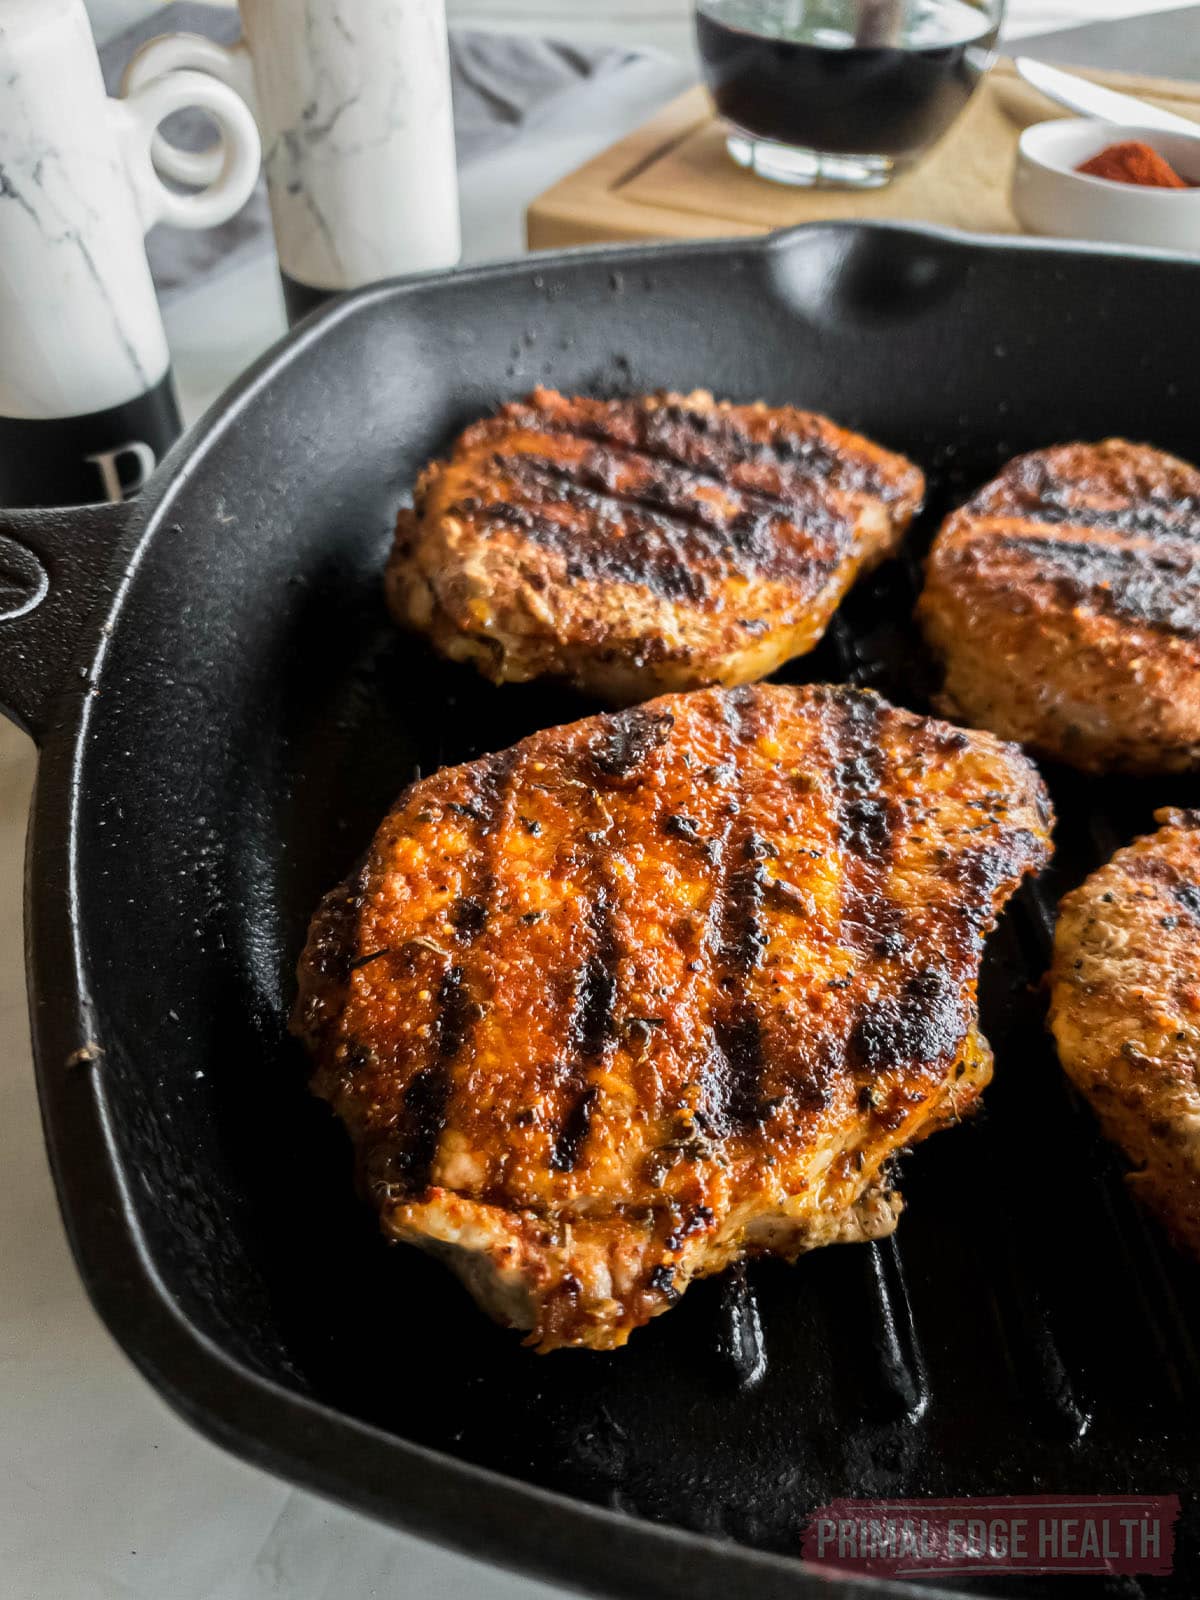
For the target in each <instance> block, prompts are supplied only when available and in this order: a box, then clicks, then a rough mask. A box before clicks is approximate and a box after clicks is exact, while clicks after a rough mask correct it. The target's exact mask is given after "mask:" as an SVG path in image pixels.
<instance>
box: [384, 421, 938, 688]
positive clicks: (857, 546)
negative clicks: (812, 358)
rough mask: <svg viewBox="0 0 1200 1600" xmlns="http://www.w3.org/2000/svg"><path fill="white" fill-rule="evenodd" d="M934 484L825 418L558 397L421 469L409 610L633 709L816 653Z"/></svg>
mask: <svg viewBox="0 0 1200 1600" xmlns="http://www.w3.org/2000/svg"><path fill="white" fill-rule="evenodd" d="M924 487H925V484H924V478H923V477H922V474H921V473H920V471H919V470H918V469H917V468H916V467H915V466H913V465H912V463H911V462H909V461H906V460H905V459H904V458H903V457H901V456H897V455H893V454H891V453H890V452H888V451H886V450H882V449H881V448H880V447H879V446H878V445H875V444H872V443H871V442H870V441H869V440H867V439H864V438H862V437H861V436H860V435H858V434H853V433H848V432H846V431H845V430H844V429H842V428H839V427H837V426H835V425H834V424H833V423H832V422H830V421H828V419H826V418H824V417H820V416H817V415H815V414H814V413H812V412H805V411H797V410H795V409H794V408H792V407H779V408H775V409H771V408H768V407H766V406H764V405H754V406H733V405H727V404H721V405H718V404H716V403H715V402H714V401H713V399H712V397H711V396H710V395H707V394H700V393H698V394H693V395H689V396H686V397H685V396H680V395H662V396H652V397H643V398H641V399H637V400H586V399H567V398H565V397H564V396H562V395H559V394H556V393H554V392H553V391H551V390H546V389H538V390H536V391H535V392H534V393H533V395H531V396H530V398H529V399H528V400H525V401H520V402H514V403H512V404H509V405H505V406H503V407H502V408H501V410H500V411H499V413H498V414H497V415H496V416H494V417H489V418H487V419H485V420H484V421H482V422H478V423H476V424H475V425H474V426H473V427H470V428H468V429H467V430H466V432H465V433H464V434H462V435H461V436H460V437H459V438H458V439H457V440H456V442H455V444H454V446H453V449H452V451H451V454H450V456H449V459H448V460H446V461H443V462H435V463H433V464H432V465H431V466H430V467H428V468H427V469H426V470H425V472H424V473H423V474H422V475H421V478H420V480H419V482H418V485H417V490H416V496H415V506H414V509H413V510H412V511H402V512H401V513H400V516H399V519H398V522H397V528H396V540H395V545H394V548H393V551H392V557H391V560H390V562H389V565H388V571H387V595H388V603H389V605H390V607H391V609H392V612H393V613H394V615H395V616H396V617H397V618H398V620H400V621H401V622H403V623H405V624H406V625H407V626H409V627H412V628H415V629H418V630H420V631H421V632H424V633H427V634H428V635H429V636H430V638H431V639H432V640H433V642H434V643H435V644H436V645H437V647H438V648H439V649H440V650H441V651H443V653H445V654H446V655H448V656H450V657H451V658H452V659H455V660H466V661H471V662H474V664H475V665H476V666H478V668H479V669H480V670H481V671H482V672H483V673H484V674H485V675H486V676H487V677H489V678H491V679H492V680H493V681H495V682H497V683H502V682H519V681H524V680H527V679H529V678H534V677H538V676H541V675H543V674H550V675H554V676H558V677H563V678H566V679H568V680H569V681H571V682H572V683H574V684H575V685H576V686H577V687H579V688H582V689H584V690H586V691H589V692H592V693H596V694H599V695H601V696H603V697H605V698H607V699H609V700H612V701H613V702H616V703H624V702H627V701H634V700H639V699H645V698H647V697H648V696H650V695H653V694H656V693H661V692H663V691H665V690H676V689H689V688H693V687H697V686H700V685H703V684H710V683H722V684H727V685H728V684H736V683H743V682H748V681H750V680H752V679H756V678H759V677H762V676H764V675H765V674H767V673H769V672H771V671H773V670H774V669H775V667H777V666H779V665H780V664H781V663H782V662H784V661H787V660H788V659H790V658H791V657H792V656H796V655H801V654H803V653H804V652H806V651H808V650H811V649H812V648H813V646H814V645H815V644H816V643H817V641H818V640H819V639H820V638H821V636H822V634H823V633H824V631H825V628H826V625H827V623H828V621H829V618H830V617H831V616H832V614H833V612H834V610H835V609H836V607H837V605H838V603H839V602H840V600H841V599H842V596H843V595H844V594H845V592H846V590H847V589H848V588H849V587H850V585H851V584H852V583H853V582H854V580H855V578H856V577H857V575H858V574H859V572H861V571H862V570H864V569H865V568H867V567H870V566H872V565H874V564H875V563H877V562H878V561H880V560H882V559H883V558H884V557H885V556H886V555H888V554H890V553H891V552H892V551H893V550H894V549H895V548H896V546H897V545H898V544H899V542H900V540H901V539H902V537H903V535H904V532H905V530H906V529H907V527H908V525H909V523H910V522H911V520H912V518H913V515H914V513H915V512H916V510H917V509H918V508H919V506H920V504H921V499H922V496H923V494H924Z"/></svg>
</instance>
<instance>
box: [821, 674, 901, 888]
mask: <svg viewBox="0 0 1200 1600" xmlns="http://www.w3.org/2000/svg"><path fill="white" fill-rule="evenodd" d="M881 707H882V702H881V701H880V700H878V699H877V698H876V697H875V696H874V695H865V694H844V695H842V696H840V697H839V699H838V702H837V745H838V750H837V758H836V762H835V766H834V774H833V781H834V790H835V794H836V796H837V804H838V834H839V838H840V841H841V844H842V847H843V848H844V849H845V850H846V851H848V852H849V854H850V855H851V856H852V857H854V858H856V859H857V860H858V861H860V862H862V863H864V864H865V865H868V866H870V867H873V868H880V867H883V866H885V865H886V864H887V861H888V859H889V856H890V854H891V845H892V833H893V829H894V827H895V824H896V820H897V818H896V814H895V806H894V804H893V802H892V801H891V800H890V799H889V798H888V795H887V793H886V789H885V785H884V755H883V750H882V748H881V746H880V744H879V729H880V721H881Z"/></svg>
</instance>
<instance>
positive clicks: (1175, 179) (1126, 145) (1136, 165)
mask: <svg viewBox="0 0 1200 1600" xmlns="http://www.w3.org/2000/svg"><path fill="white" fill-rule="evenodd" d="M1075 171H1076V172H1083V173H1086V174H1087V175H1088V177H1090V178H1107V179H1108V180H1109V181H1110V182H1111V183H1141V184H1145V185H1146V186H1147V187H1149V188H1152V189H1190V188H1191V184H1190V183H1187V182H1185V180H1184V179H1183V178H1181V177H1180V176H1179V174H1178V173H1177V172H1176V171H1175V168H1174V167H1173V166H1172V165H1171V163H1170V162H1169V161H1167V160H1166V158H1165V157H1163V156H1160V155H1159V153H1158V151H1157V150H1153V149H1151V147H1150V146H1149V145H1148V144H1143V143H1142V141H1141V140H1140V139H1126V140H1123V141H1122V142H1121V143H1120V144H1110V145H1109V146H1108V148H1107V149H1105V150H1101V151H1100V153H1099V154H1098V155H1094V156H1092V158H1091V160H1090V161H1084V162H1081V164H1080V165H1079V166H1077V167H1076V168H1075Z"/></svg>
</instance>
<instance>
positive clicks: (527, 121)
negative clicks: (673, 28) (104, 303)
mask: <svg viewBox="0 0 1200 1600" xmlns="http://www.w3.org/2000/svg"><path fill="white" fill-rule="evenodd" d="M240 32H241V25H240V23H239V21H238V16H237V13H236V12H235V11H233V10H231V9H230V8H229V7H227V6H212V5H202V4H196V3H192V0H178V3H176V4H172V5H166V6H162V7H160V8H159V9H158V10H157V11H155V12H154V13H153V15H152V16H150V17H147V18H146V19H145V20H144V21H142V22H140V23H138V24H136V26H134V27H132V28H129V29H127V30H126V32H124V33H122V34H118V36H117V37H116V38H115V39H110V40H109V42H108V43H107V44H106V45H104V47H103V48H102V49H101V51H100V61H101V65H102V67H103V69H104V81H105V83H106V85H107V86H108V91H109V93H110V94H116V93H117V91H118V88H119V86H120V82H121V74H122V73H123V72H124V70H125V67H126V64H127V63H128V61H129V58H130V56H132V54H133V52H134V51H135V50H136V49H137V48H138V46H139V45H141V44H144V43H145V41H146V40H147V39H152V38H154V37H155V36H156V35H157V34H160V33H200V34H204V35H205V36H206V37H207V38H209V39H215V40H217V41H218V42H219V43H221V44H232V43H233V42H234V41H235V40H236V39H237V38H238V37H239V35H240ZM644 54H646V52H638V51H632V50H624V49H619V48H613V47H612V46H608V45H597V46H577V45H568V44H559V43H556V42H555V41H554V40H551V39H531V38H527V37H525V36H522V35H517V34H503V33H480V32H474V31H467V30H453V31H452V32H451V35H450V68H451V77H452V82H453V88H454V127H455V133H456V136H457V140H458V164H459V166H460V167H465V166H468V165H469V164H470V163H471V162H472V161H477V160H478V159H479V158H480V157H481V156H484V155H490V154H491V153H492V152H493V151H495V150H499V149H500V148H502V147H503V146H504V145H506V144H509V143H511V142H512V141H513V140H514V139H516V138H518V137H520V136H521V135H523V134H526V133H532V132H534V131H535V130H536V128H537V125H538V123H539V121H541V120H542V118H544V117H545V116H546V115H547V114H548V113H549V112H550V110H551V109H552V108H553V107H554V106H556V105H557V103H558V101H559V100H560V98H561V97H562V96H564V95H568V94H570V93H571V91H572V90H573V89H574V88H576V87H577V86H578V85H579V84H580V83H582V82H584V81H585V80H592V79H596V78H600V77H604V76H608V75H613V74H619V73H621V72H623V71H625V70H626V69H627V68H628V67H629V66H631V65H632V64H633V63H634V62H635V61H637V60H638V59H639V57H640V56H642V55H644ZM163 131H164V132H165V133H166V135H167V137H168V138H169V139H170V140H171V141H172V143H174V144H178V145H182V146H183V147H184V148H185V149H188V150H200V149H203V148H204V146H205V145H206V144H208V143H209V141H210V140H211V139H212V137H213V134H212V129H211V124H210V123H209V122H208V120H207V119H206V117H205V116H204V114H203V113H202V112H190V111H181V112H179V113H177V114H176V115H175V116H173V117H170V118H168V120H167V122H166V124H165V125H164V130H163ZM146 248H147V254H148V255H149V257H150V267H151V270H152V271H153V273H154V282H155V285H156V287H157V289H158V293H159V295H160V297H161V298H162V299H164V300H165V299H167V298H169V297H170V296H171V295H173V294H178V293H179V292H180V291H181V290H183V289H186V288H187V287H188V286H189V285H191V284H192V283H194V282H195V281H196V279H197V278H199V277H201V276H207V277H211V276H212V275H213V274H215V273H218V272H222V271H226V270H228V269H229V268H231V267H233V266H235V265H238V264H240V263H241V262H242V261H244V260H246V258H247V257H248V256H250V255H253V254H256V253H257V252H259V251H263V250H267V249H270V248H271V215H270V210H269V208H268V205H267V195H266V187H265V185H264V183H263V180H262V178H261V177H260V178H259V181H258V187H257V188H256V190H255V192H254V194H253V195H252V196H251V198H250V199H249V201H248V202H247V203H246V205H245V206H244V207H243V208H242V210H241V211H240V212H239V213H238V214H237V216H235V217H233V218H232V219H231V220H230V221H229V222H227V223H225V224H224V226H223V227H220V228H209V229H207V230H205V231H203V232H199V233H186V232H184V231H182V230H181V229H178V228H165V227H159V228H154V229H152V230H151V233H150V235H149V238H148V239H147V244H146Z"/></svg>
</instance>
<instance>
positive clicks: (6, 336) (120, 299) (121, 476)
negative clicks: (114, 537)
mask: <svg viewBox="0 0 1200 1600" xmlns="http://www.w3.org/2000/svg"><path fill="white" fill-rule="evenodd" d="M194 106H199V107H201V108H202V109H203V110H205V111H206V112H208V113H209V115H211V116H212V117H213V119H214V120H215V122H216V123H217V125H218V127H219V128H220V130H221V136H222V149H221V160H220V163H219V165H218V166H217V168H216V169H215V171H214V172H213V174H212V176H211V179H210V181H208V182H206V183H205V185H204V187H203V188H202V189H201V191H200V192H199V193H196V194H181V193H178V192H176V191H174V190H172V189H170V188H168V187H167V186H166V185H165V184H164V183H163V182H162V180H161V179H160V178H159V177H158V175H157V174H156V172H155V170H154V165H153V161H152V158H151V143H152V140H153V138H154V135H155V130H156V129H157V127H158V125H159V123H160V122H162V120H163V119H164V118H165V117H168V116H169V115H170V114H171V113H172V112H174V111H179V110H182V109H184V108H185V107H194ZM259 160H260V144H259V138H258V130H257V128H256V126H255V123H254V118H253V116H252V115H251V113H250V111H249V110H248V108H247V107H246V105H245V104H244V102H243V101H242V100H241V99H240V98H239V97H238V95H236V94H235V93H234V92H233V90H231V89H229V88H227V87H226V86H225V85H224V84H222V83H218V82H216V81H215V80H214V79H213V78H211V77H209V76H207V75H206V74H204V73H199V72H192V73H187V74H183V73H179V74H176V75H174V76H173V77H172V78H170V79H164V80H163V81H162V82H160V83H154V84H148V85H146V86H145V87H144V88H143V89H140V90H139V91H138V92H137V93H136V94H134V95H130V96H129V97H128V98H126V99H123V100H110V99H109V98H108V97H107V95H106V94H105V92H104V83H103V79H102V77H101V72H100V62H99V59H98V57H97V55H96V47H95V43H94V41H93V39H92V34H91V29H90V27H89V25H88V19H87V14H86V12H85V10H84V4H83V0H2V3H0V504H5V505H9V506H18V505H25V506H30V505H51V504H59V505H63V504H79V503H84V502H87V501H98V500H103V499H109V500H117V499H121V498H123V496H124V494H125V493H127V492H129V491H130V490H131V489H133V488H136V487H139V486H140V484H141V483H142V482H143V481H144V479H145V477H146V476H147V475H148V473H149V471H150V469H151V468H152V467H153V465H154V463H155V461H156V459H157V457H158V456H159V454H160V453H161V452H162V450H163V449H164V448H165V447H166V446H167V445H169V444H170V443H171V441H172V440H173V439H174V438H175V436H176V435H177V433H178V432H179V417H178V413H177V410H176V407H175V400H174V396H173V393H172V390H171V382H170V374H169V370H168V369H169V355H168V351H167V341H166V335H165V333H164V331H163V324H162V318H161V316H160V314H159V309H158V302H157V299H156V297H155V293H154V285H153V282H152V281H151V277H150V268H149V265H148V264H147V261H146V250H145V244H144V236H145V234H146V232H147V230H148V229H149V228H150V227H152V226H153V225H154V224H155V223H156V222H165V223H170V224H172V225H174V226H175V227H180V228H208V227H213V226H216V225H217V224H218V223H221V222H224V221H225V220H226V219H227V218H228V217H230V216H232V215H233V213H234V212H235V211H236V210H237V209H238V208H239V207H240V206H241V205H243V204H244V203H245V201H246V199H247V198H248V197H249V195H250V193H251V191H252V190H253V187H254V183H255V179H256V177H257V173H258V166H259Z"/></svg>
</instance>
